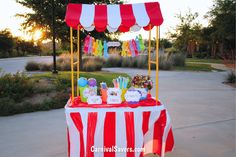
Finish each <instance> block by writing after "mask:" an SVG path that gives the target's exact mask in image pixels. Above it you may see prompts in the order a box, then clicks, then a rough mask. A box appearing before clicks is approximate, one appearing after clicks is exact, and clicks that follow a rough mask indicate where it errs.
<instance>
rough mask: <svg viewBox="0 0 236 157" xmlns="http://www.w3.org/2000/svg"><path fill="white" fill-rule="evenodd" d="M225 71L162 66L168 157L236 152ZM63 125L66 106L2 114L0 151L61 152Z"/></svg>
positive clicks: (52, 155)
mask: <svg viewBox="0 0 236 157" xmlns="http://www.w3.org/2000/svg"><path fill="white" fill-rule="evenodd" d="M1 62H2V61H0V65H2V63H1ZM16 63H17V62H16ZM14 67H18V65H17V64H16V65H15V66H14ZM104 70H108V71H112V72H127V73H128V74H130V75H131V76H133V75H135V74H137V73H138V74H146V73H147V71H146V70H138V69H121V68H110V69H104ZM225 75H226V73H225V72H175V71H160V73H159V81H160V82H159V95H160V100H161V101H162V103H163V104H165V105H166V107H167V108H168V111H169V113H170V116H171V118H172V122H173V131H174V137H175V149H174V151H173V152H172V153H169V154H167V155H166V157H222V156H223V157H234V156H235V152H236V147H235V126H236V121H235V106H236V104H235V102H236V99H235V96H236V90H235V88H233V87H231V86H228V85H225V84H222V82H223V81H224V77H225ZM152 78H155V74H154V73H152ZM154 80H155V79H154ZM154 93H155V90H153V91H152V94H154ZM65 124H66V123H65V114H64V109H58V110H52V111H46V112H35V113H27V114H20V115H15V116H9V117H0V156H1V157H15V156H16V155H17V157H65V156H66V154H67V146H66V145H67V142H66V125H65Z"/></svg>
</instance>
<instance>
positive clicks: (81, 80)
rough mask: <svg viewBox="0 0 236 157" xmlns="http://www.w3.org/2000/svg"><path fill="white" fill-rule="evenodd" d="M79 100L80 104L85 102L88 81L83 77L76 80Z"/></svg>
mask: <svg viewBox="0 0 236 157" xmlns="http://www.w3.org/2000/svg"><path fill="white" fill-rule="evenodd" d="M78 85H79V92H80V99H81V101H82V102H87V89H88V80H87V79H86V78H84V77H81V78H79V79H78Z"/></svg>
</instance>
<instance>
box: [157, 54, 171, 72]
mask: <svg viewBox="0 0 236 157" xmlns="http://www.w3.org/2000/svg"><path fill="white" fill-rule="evenodd" d="M158 63H159V69H160V70H171V69H172V64H173V63H172V62H171V59H169V57H168V56H167V55H161V56H159V62H158Z"/></svg>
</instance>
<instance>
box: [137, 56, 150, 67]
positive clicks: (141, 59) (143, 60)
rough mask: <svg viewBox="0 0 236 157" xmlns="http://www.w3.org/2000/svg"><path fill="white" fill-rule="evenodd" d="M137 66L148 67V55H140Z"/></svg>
mask: <svg viewBox="0 0 236 157" xmlns="http://www.w3.org/2000/svg"><path fill="white" fill-rule="evenodd" d="M136 59H137V68H147V66H148V56H147V55H140V56H138V57H137V58H136Z"/></svg>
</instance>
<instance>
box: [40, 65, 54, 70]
mask: <svg viewBox="0 0 236 157" xmlns="http://www.w3.org/2000/svg"><path fill="white" fill-rule="evenodd" d="M39 69H40V70H41V71H51V70H52V65H51V64H46V63H45V64H43V63H41V64H39Z"/></svg>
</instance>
